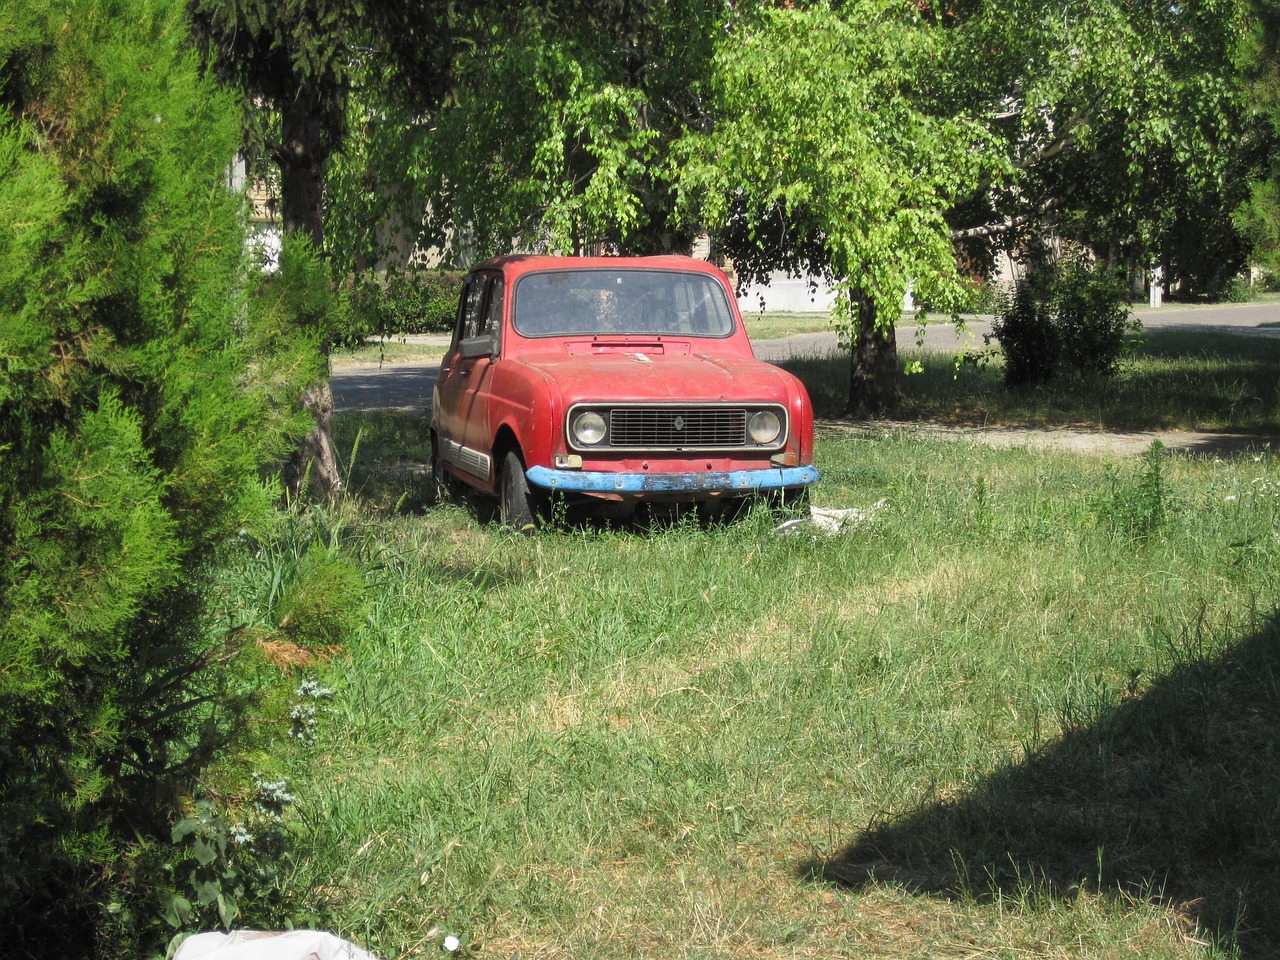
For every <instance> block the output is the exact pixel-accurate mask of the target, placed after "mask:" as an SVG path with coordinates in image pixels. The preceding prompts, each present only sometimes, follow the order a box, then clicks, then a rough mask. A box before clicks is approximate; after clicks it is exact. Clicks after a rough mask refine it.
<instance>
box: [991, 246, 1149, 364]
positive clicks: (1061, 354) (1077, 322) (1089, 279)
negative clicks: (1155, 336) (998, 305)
mask: <svg viewBox="0 0 1280 960" xmlns="http://www.w3.org/2000/svg"><path fill="white" fill-rule="evenodd" d="M991 329H992V334H991V336H992V338H994V339H996V340H998V341H999V342H1000V346H1001V349H1002V350H1003V352H1004V357H1005V374H1004V379H1005V384H1006V385H1007V386H1010V387H1018V386H1034V385H1036V384H1042V383H1047V382H1048V381H1050V380H1052V379H1053V378H1054V377H1055V376H1056V375H1057V372H1058V369H1059V367H1060V366H1061V365H1063V364H1065V365H1066V366H1067V367H1069V368H1071V369H1072V370H1075V371H1076V372H1078V373H1085V374H1096V375H1100V376H1111V375H1113V374H1114V373H1115V372H1116V370H1117V369H1118V368H1119V366H1120V361H1121V359H1122V358H1123V357H1124V353H1125V351H1126V349H1127V348H1128V346H1129V343H1130V341H1129V339H1128V334H1129V332H1130V331H1134V330H1137V329H1139V326H1138V324H1137V322H1136V321H1132V320H1130V317H1129V307H1128V290H1127V288H1126V286H1125V283H1124V280H1123V278H1122V277H1120V276H1119V275H1118V274H1115V273H1114V272H1112V271H1109V270H1107V269H1106V268H1105V267H1100V266H1096V265H1093V264H1090V263H1088V262H1086V261H1084V260H1082V259H1080V258H1074V257H1073V258H1068V259H1065V260H1062V261H1060V262H1059V263H1057V264H1056V265H1055V266H1054V267H1053V268H1052V270H1051V271H1050V272H1047V273H1041V274H1038V275H1036V276H1034V277H1032V278H1028V279H1024V280H1022V281H1020V282H1019V283H1018V284H1017V286H1016V288H1015V290H1014V294H1013V297H1012V299H1011V300H1010V301H1009V303H1008V305H1007V306H1006V307H1005V308H1004V309H1002V310H1001V311H999V313H997V315H996V318H995V320H994V321H993V322H992V325H991Z"/></svg>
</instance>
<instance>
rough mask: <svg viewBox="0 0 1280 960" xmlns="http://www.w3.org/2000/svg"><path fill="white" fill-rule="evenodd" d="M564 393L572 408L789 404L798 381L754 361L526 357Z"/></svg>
mask: <svg viewBox="0 0 1280 960" xmlns="http://www.w3.org/2000/svg"><path fill="white" fill-rule="evenodd" d="M518 362H521V363H524V364H527V365H528V366H530V367H532V368H533V369H535V370H537V371H538V372H539V373H540V374H541V375H542V376H543V377H544V378H545V379H547V380H549V381H551V382H552V383H554V384H555V385H556V387H557V388H558V390H559V392H560V395H561V397H562V398H563V399H564V401H565V403H566V404H570V403H580V402H589V401H594V400H610V401H622V402H628V401H641V402H643V401H660V402H661V401H667V400H688V401H693V402H714V401H739V400H741V401H757V402H776V403H781V404H786V403H787V401H788V398H789V395H790V389H789V384H790V382H791V380H792V377H791V375H790V374H789V373H787V372H785V371H783V370H779V369H778V368H777V367H775V366H772V365H771V364H768V363H765V362H764V361H762V360H757V359H755V358H754V357H734V356H728V357H724V356H711V355H710V354H700V353H690V354H685V355H680V356H671V355H660V354H659V355H653V354H648V353H642V352H638V351H637V352H634V353H626V352H617V353H609V354H599V355H593V356H560V357H548V356H537V357H524V358H522V359H521V360H520V361H518Z"/></svg>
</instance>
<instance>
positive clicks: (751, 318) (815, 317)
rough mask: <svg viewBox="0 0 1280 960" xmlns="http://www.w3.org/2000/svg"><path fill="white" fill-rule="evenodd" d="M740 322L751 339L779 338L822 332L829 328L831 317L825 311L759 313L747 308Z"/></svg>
mask: <svg viewBox="0 0 1280 960" xmlns="http://www.w3.org/2000/svg"><path fill="white" fill-rule="evenodd" d="M742 322H743V323H744V324H745V325H746V327H747V335H748V336H749V337H750V338H751V339H752V340H780V339H782V338H783V337H794V336H796V335H797V334H801V333H823V332H825V331H827V330H830V329H831V318H830V317H829V316H828V315H827V314H826V313H780V312H772V313H765V314H761V313H760V312H758V311H752V310H748V311H745V312H744V313H743V315H742Z"/></svg>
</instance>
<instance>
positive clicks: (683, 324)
mask: <svg viewBox="0 0 1280 960" xmlns="http://www.w3.org/2000/svg"><path fill="white" fill-rule="evenodd" d="M514 322H515V327H516V330H518V331H519V332H520V333H521V334H523V335H524V336H526V337H555V336H566V335H572V334H640V335H657V336H686V337H727V336H729V335H730V334H731V333H733V314H732V312H731V311H730V309H729V301H728V298H727V297H726V296H725V291H724V287H723V286H721V285H720V284H719V283H718V282H717V281H716V280H715V278H714V277H710V276H707V275H706V274H703V273H684V272H681V271H677V270H645V269H626V270H613V269H609V268H607V267H606V268H591V269H585V270H548V271H545V272H543V273H531V274H528V275H526V276H524V277H521V278H520V280H519V282H518V283H517V284H516V290H515V318H514Z"/></svg>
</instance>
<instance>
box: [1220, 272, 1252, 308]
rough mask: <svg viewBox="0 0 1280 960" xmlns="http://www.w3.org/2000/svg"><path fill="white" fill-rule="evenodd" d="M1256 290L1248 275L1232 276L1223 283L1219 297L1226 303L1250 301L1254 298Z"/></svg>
mask: <svg viewBox="0 0 1280 960" xmlns="http://www.w3.org/2000/svg"><path fill="white" fill-rule="evenodd" d="M1253 297H1254V290H1253V284H1251V283H1250V282H1249V280H1248V278H1246V277H1240V276H1236V277H1232V278H1231V279H1229V280H1228V281H1226V283H1224V284H1223V285H1222V289H1221V290H1220V291H1219V293H1218V299H1219V300H1222V301H1223V302H1224V303H1249V302H1250V301H1251V300H1253Z"/></svg>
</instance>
